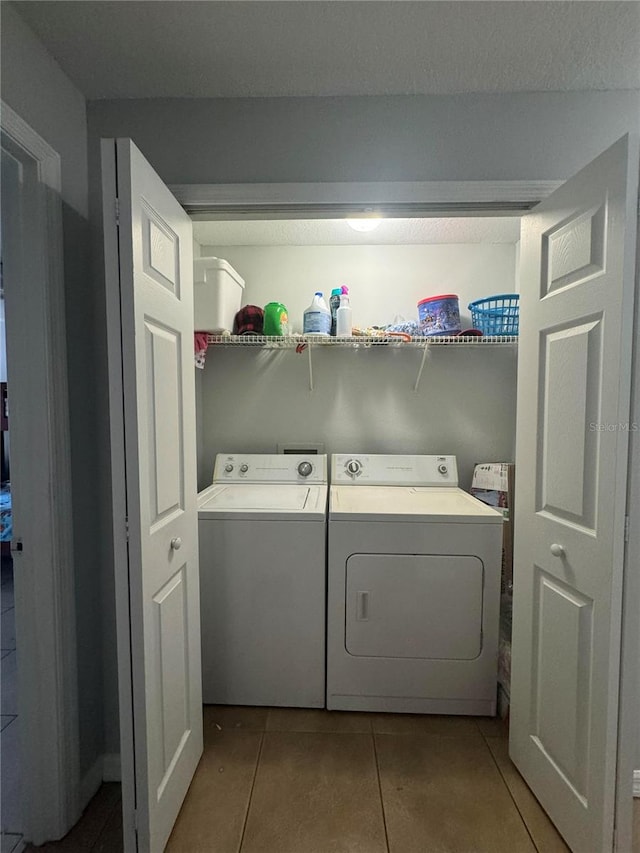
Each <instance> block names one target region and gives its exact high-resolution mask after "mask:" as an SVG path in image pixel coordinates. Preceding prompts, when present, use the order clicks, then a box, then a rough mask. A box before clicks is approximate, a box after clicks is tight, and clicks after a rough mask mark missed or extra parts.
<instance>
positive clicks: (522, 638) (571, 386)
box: [510, 137, 638, 853]
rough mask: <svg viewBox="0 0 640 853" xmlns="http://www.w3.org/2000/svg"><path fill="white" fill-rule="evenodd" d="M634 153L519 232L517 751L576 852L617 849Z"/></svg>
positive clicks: (615, 149) (563, 194) (600, 164)
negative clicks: (619, 696)
mask: <svg viewBox="0 0 640 853" xmlns="http://www.w3.org/2000/svg"><path fill="white" fill-rule="evenodd" d="M637 164H638V154H637V150H636V148H635V146H631V145H630V141H629V139H628V138H627V137H625V138H623V139H621V140H620V141H619V142H617V143H616V144H615V145H613V146H612V147H611V148H610V149H608V150H607V151H606V152H605V153H604V154H602V155H601V156H600V157H598V158H597V159H596V160H595V161H594V162H593V163H591V164H590V165H589V166H587V167H586V168H585V169H584V170H582V171H581V172H580V173H579V174H578V175H576V176H575V177H574V178H572V179H571V180H569V181H568V182H567V183H566V184H564V185H563V186H562V187H561V188H560V189H559V190H557V191H556V192H554V193H553V195H552V196H550V197H549V198H548V199H546V200H545V201H544V202H543V203H542V204H540V205H538V206H537V207H536V208H535V209H534V211H533V212H532V213H531V214H530V215H528V216H526V217H525V218H524V221H523V229H522V249H521V312H520V317H521V319H520V351H519V369H518V423H517V443H516V470H517V472H518V478H517V482H518V493H517V495H516V521H515V525H516V527H515V578H514V596H515V598H514V613H513V661H512V686H511V703H512V704H511V736H510V753H511V757H512V758H513V760H514V762H515V763H516V764H517V766H518V768H519V770H520V771H521V773H522V774H523V776H524V777H525V779H526V780H527V782H528V784H529V785H530V787H531V788H532V790H533V791H534V793H535V794H536V796H537V797H538V799H539V800H540V802H541V803H542V805H543V806H544V808H545V809H546V810H547V812H548V813H549V815H550V817H551V818H552V820H553V821H554V823H555V824H556V826H557V827H558V829H559V830H560V832H561V833H562V834H563V836H564V837H565V839H566V840H567V842H568V844H569V845H570V846H571V848H572V850H575V851H579V853H591V851H593V853H600V851H609V850H611V849H613V825H614V807H615V779H616V750H617V732H618V728H617V715H618V690H619V664H620V628H621V603H622V574H623V558H624V518H625V510H626V485H627V458H628V454H627V450H628V436H629V429H630V425H629V396H630V375H631V354H632V311H633V288H634V266H635V258H634V251H635V249H634V234H635V229H636V209H635V205H636V199H637ZM629 796H630V791H629Z"/></svg>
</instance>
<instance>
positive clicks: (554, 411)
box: [536, 318, 602, 532]
mask: <svg viewBox="0 0 640 853" xmlns="http://www.w3.org/2000/svg"><path fill="white" fill-rule="evenodd" d="M601 332H602V321H601V318H598V319H595V320H592V321H590V322H588V323H578V324H577V325H573V324H569V325H565V326H564V327H563V328H561V329H557V328H556V329H551V330H546V331H543V332H542V333H541V341H540V358H541V365H540V378H539V388H538V397H539V399H542V405H541V406H540V409H539V416H538V434H539V435H540V436H541V437H542V448H541V460H540V461H541V465H540V467H539V475H540V479H539V483H540V486H539V488H538V499H537V501H536V504H537V508H538V510H539V511H541V512H544V513H546V514H547V516H548V517H549V518H551V517H553V518H555V520H557V521H569V522H571V523H573V524H579V525H581V526H582V527H584V528H585V529H589V530H592V531H593V532H595V531H594V530H593V529H594V527H595V509H596V484H597V480H598V467H599V466H598V433H597V431H595V430H590V429H586V430H580V431H576V429H575V424H578V423H580V424H595V423H597V422H598V420H599V417H600V415H599V412H600V371H601V369H602V351H601V350H602V335H601ZM559 459H561V460H562V465H561V466H559V465H558V464H557V460H559ZM568 473H570V476H567V475H568Z"/></svg>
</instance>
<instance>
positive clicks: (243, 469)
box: [240, 462, 249, 474]
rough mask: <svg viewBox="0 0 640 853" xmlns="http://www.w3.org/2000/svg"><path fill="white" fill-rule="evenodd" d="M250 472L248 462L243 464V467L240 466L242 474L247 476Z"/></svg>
mask: <svg viewBox="0 0 640 853" xmlns="http://www.w3.org/2000/svg"><path fill="white" fill-rule="evenodd" d="M248 470H249V466H248V465H247V463H246V462H243V463H242V465H241V466H240V473H241V474H246V473H247V471H248Z"/></svg>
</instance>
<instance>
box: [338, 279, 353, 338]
mask: <svg viewBox="0 0 640 853" xmlns="http://www.w3.org/2000/svg"><path fill="white" fill-rule="evenodd" d="M352 332H353V320H352V318H351V303H350V301H349V288H348V287H343V288H342V295H341V296H340V307H339V308H338V310H337V311H336V335H337V337H339V338H345V337H347V338H348V337H350V336H351V334H352Z"/></svg>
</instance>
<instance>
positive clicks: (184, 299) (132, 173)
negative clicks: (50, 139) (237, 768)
mask: <svg viewBox="0 0 640 853" xmlns="http://www.w3.org/2000/svg"><path fill="white" fill-rule="evenodd" d="M103 184H104V187H103V191H104V217H105V253H106V259H105V260H106V267H107V288H108V290H110V296H109V295H108V301H109V300H110V302H109V338H110V341H109V343H110V383H111V409H112V413H111V416H112V445H113V447H112V459H113V492H114V524H115V529H116V537H115V545H116V555H115V558H116V584H117V608H118V614H117V615H118V656H119V678H120V682H121V684H120V722H121V727H122V736H121V740H122V755H123V801H124V818H125V842H126V847H127V850H129V849H136V843H137V849H138V850H139V851H150V853H161V851H162V850H163V849H164V847H165V844H166V841H167V839H168V837H169V834H170V832H171V829H172V827H173V824H174V821H175V819H176V817H177V814H178V812H179V810H180V806H181V804H182V801H183V799H184V796H185V794H186V792H187V789H188V787H189V783H190V782H191V779H192V776H193V773H194V771H195V768H196V766H197V764H198V761H199V758H200V755H201V754H202V699H201V695H202V690H201V664H200V604H199V584H198V525H197V506H196V492H197V487H196V438H195V390H194V366H193V260H192V228H191V221H190V219H189V218H188V216H187V215H186V214H185V212H184V210H183V209H182V208H181V207H180V205H179V204H178V202H177V201H176V200H175V199H174V197H173V196H172V195H171V193H170V192H169V190H168V189H167V188H166V187H165V185H164V184H163V183H162V181H161V180H160V178H159V177H158V176H157V175H156V173H155V172H154V171H153V169H152V168H151V167H150V166H149V164H148V163H147V162H146V160H145V159H144V158H143V157H142V155H141V154H140V152H139V151H138V149H137V148H136V147H135V146H134V145H133V143H132V142H131V141H130V140H128V139H124V140H117V141H114V140H105V141H104V142H103ZM116 193H117V195H116ZM116 198H117V199H118V207H119V228H118V229H117V232H116V231H115V230H114V228H115V224H114V223H115V215H114V210H115V207H116V203H115V199H116ZM114 251H117V252H118V259H117V261H116V260H115V259H114V257H113V254H114ZM116 288H119V297H118V293H117V291H116ZM118 307H119V316H117V309H118ZM118 356H121V357H120V358H118ZM118 369H121V376H120V377H119V376H118ZM119 421H120V422H123V423H121V427H122V428H121V435H120V433H119V431H118V422H119ZM120 439H121V441H122V446H121V447H119V441H120ZM123 455H124V469H123V468H122V456H123ZM119 495H121V498H122V499H125V500H126V509H125V507H124V506H123V505H122V500H120V502H119V497H118V496H119ZM119 514H120V515H121V518H122V522H123V524H124V516H125V515H126V517H127V519H128V531H129V535H128V559H127V554H126V552H125V553H123V554H122V555H120V554H119V550H118V548H119V546H118V535H117V530H118V515H119ZM120 556H122V560H120ZM125 562H126V563H127V564H128V568H127V570H125V567H124V566H123V565H122V563H125ZM127 581H128V589H127ZM127 681H129V685H127ZM131 716H132V719H131ZM131 740H132V741H133V744H131ZM132 747H133V755H134V756H135V762H131V761H129V752H130V751H132ZM127 777H132V778H127ZM133 798H135V804H134V803H132V802H131V800H132V799H133ZM133 809H135V815H134V814H133ZM129 821H131V824H133V823H135V824H137V838H136V833H135V831H130V830H131V826H130V825H129Z"/></svg>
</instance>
